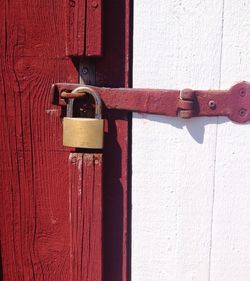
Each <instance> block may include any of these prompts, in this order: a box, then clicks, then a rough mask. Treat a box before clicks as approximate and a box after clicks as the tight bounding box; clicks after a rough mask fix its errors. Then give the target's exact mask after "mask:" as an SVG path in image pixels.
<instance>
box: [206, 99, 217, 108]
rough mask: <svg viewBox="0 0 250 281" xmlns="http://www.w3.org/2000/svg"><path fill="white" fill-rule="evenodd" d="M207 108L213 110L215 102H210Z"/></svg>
mask: <svg viewBox="0 0 250 281" xmlns="http://www.w3.org/2000/svg"><path fill="white" fill-rule="evenodd" d="M208 106H209V108H211V109H215V108H216V102H215V101H214V100H210V101H209V103H208Z"/></svg>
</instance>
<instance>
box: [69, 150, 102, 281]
mask: <svg viewBox="0 0 250 281" xmlns="http://www.w3.org/2000/svg"><path fill="white" fill-rule="evenodd" d="M69 173H70V178H69V180H70V190H69V199H70V200H69V220H70V225H71V233H70V258H71V262H70V266H71V268H70V271H71V278H72V281H82V280H84V281H85V280H86V281H102V280H103V279H102V192H103V190H102V154H100V153H99V154H93V153H92V154H90V153H71V154H70V157H69Z"/></svg>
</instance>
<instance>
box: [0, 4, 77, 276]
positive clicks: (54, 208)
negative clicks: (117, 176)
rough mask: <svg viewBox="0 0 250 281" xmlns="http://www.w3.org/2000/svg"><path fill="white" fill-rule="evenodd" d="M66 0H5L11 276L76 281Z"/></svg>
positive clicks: (4, 159)
mask: <svg viewBox="0 0 250 281" xmlns="http://www.w3.org/2000/svg"><path fill="white" fill-rule="evenodd" d="M64 12H65V9H64V6H63V3H62V2H61V1H53V3H52V2H50V1H32V2H30V1H25V0H22V1H1V3H0V14H1V17H0V21H1V23H0V25H1V30H0V36H1V42H0V45H1V47H0V63H1V72H0V73H1V75H0V106H1V110H0V116H1V124H0V150H1V161H0V174H1V182H0V202H1V204H0V212H1V216H0V229H1V252H2V253H1V255H2V265H3V279H4V280H8V281H16V280H48V281H50V280H53V281H55V280H61V281H62V280H65V281H66V280H67V281H68V280H70V279H69V277H70V275H69V273H70V270H69V269H70V255H69V242H70V236H69V234H70V225H69V220H68V210H69V202H68V198H69V197H68V191H69V190H68V186H69V179H68V155H69V152H68V151H67V150H65V149H64V148H63V147H62V138H61V137H62V126H61V121H60V109H59V108H57V107H52V106H51V97H50V86H51V84H52V83H53V82H55V81H58V80H60V81H68V82H70V81H71V82H77V80H78V74H77V71H76V70H75V68H74V65H73V64H72V62H71V61H70V60H68V59H65V46H64V42H65V34H64V32H63V30H64V28H65V25H64Z"/></svg>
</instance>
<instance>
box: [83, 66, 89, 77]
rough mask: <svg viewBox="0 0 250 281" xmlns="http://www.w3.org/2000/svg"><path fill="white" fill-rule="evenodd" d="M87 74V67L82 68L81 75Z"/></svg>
mask: <svg viewBox="0 0 250 281" xmlns="http://www.w3.org/2000/svg"><path fill="white" fill-rule="evenodd" d="M88 72H89V70H88V68H87V67H84V68H83V69H82V74H83V75H86V74H88Z"/></svg>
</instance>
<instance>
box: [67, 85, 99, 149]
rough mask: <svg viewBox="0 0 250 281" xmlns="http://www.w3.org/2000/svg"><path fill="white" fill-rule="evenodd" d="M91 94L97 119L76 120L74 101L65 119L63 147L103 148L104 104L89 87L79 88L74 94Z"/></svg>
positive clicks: (70, 101) (70, 104) (70, 103)
mask: <svg viewBox="0 0 250 281" xmlns="http://www.w3.org/2000/svg"><path fill="white" fill-rule="evenodd" d="M76 93H86V94H90V95H91V96H92V97H93V98H94V100H95V118H74V117H73V105H74V99H70V100H69V103H68V106H67V116H66V117H65V118H63V145H65V146H70V147H76V148H93V149H101V148H103V132H104V129H103V126H104V122H103V121H104V120H103V119H101V117H102V102H101V99H100V97H99V95H98V94H97V93H96V92H95V91H94V90H93V89H91V88H89V87H84V86H83V87H78V88H76V89H75V90H73V91H72V94H76Z"/></svg>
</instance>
